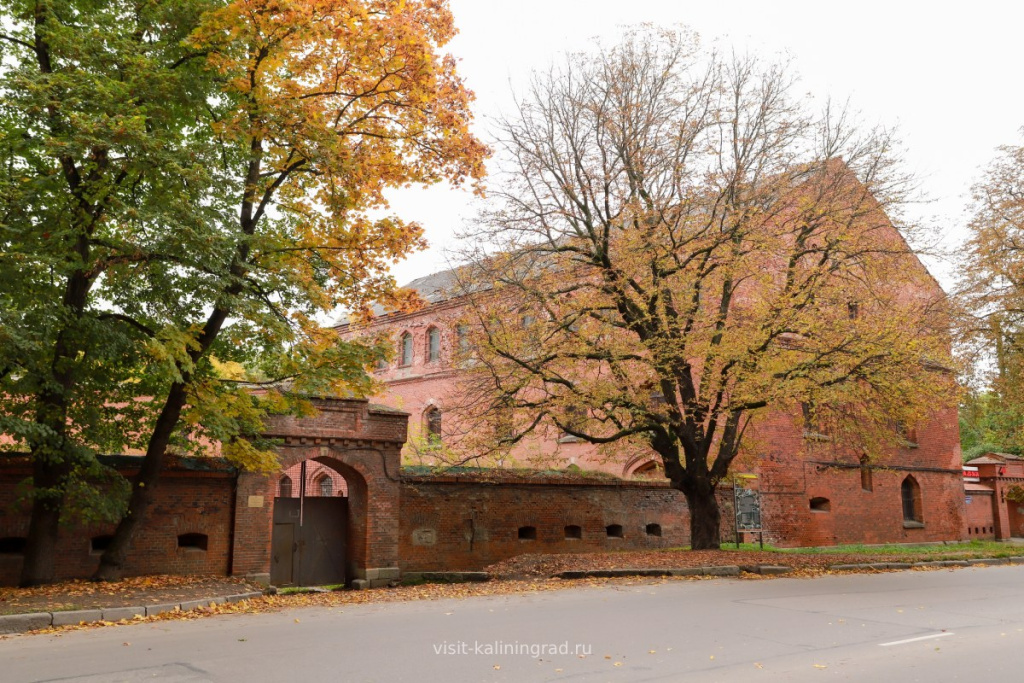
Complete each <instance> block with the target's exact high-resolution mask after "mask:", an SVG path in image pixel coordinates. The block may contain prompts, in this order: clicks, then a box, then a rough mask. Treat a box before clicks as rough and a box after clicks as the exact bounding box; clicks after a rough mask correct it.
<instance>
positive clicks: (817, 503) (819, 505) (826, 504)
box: [811, 497, 832, 512]
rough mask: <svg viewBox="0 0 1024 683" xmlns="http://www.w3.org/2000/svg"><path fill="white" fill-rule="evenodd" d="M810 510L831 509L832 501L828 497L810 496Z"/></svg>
mask: <svg viewBox="0 0 1024 683" xmlns="http://www.w3.org/2000/svg"><path fill="white" fill-rule="evenodd" d="M811 510H814V511H815V512H829V511H831V510H832V501H830V500H829V499H828V498H821V497H815V498H811Z"/></svg>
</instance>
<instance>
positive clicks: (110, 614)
mask: <svg viewBox="0 0 1024 683" xmlns="http://www.w3.org/2000/svg"><path fill="white" fill-rule="evenodd" d="M259 597H263V593H257V592H253V593H238V594H236V595H223V596H219V597H215V598H206V599H203V600H187V601H185V602H176V603H166V604H160V605H144V606H133V607H108V608H106V609H83V610H72V611H67V612H33V613H31V614H5V615H0V634H4V635H7V634H12V633H25V632H26V631H36V630H38V629H41V628H49V627H50V626H74V625H77V624H82V623H88V622H90V621H122V620H132V619H135V618H136V617H147V616H149V617H152V616H156V615H157V614H163V613H165V612H174V611H179V610H180V611H182V612H188V611H189V610H193V609H199V608H201V607H207V606H209V605H210V603H214V604H221V603H225V602H232V603H233V602H241V601H243V600H252V599H253V598H259Z"/></svg>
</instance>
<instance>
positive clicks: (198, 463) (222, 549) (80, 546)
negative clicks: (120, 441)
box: [0, 455, 235, 585]
mask: <svg viewBox="0 0 1024 683" xmlns="http://www.w3.org/2000/svg"><path fill="white" fill-rule="evenodd" d="M101 460H103V461H105V462H106V463H107V464H109V465H111V466H113V467H115V468H117V470H118V471H119V472H120V473H121V474H122V475H124V476H126V477H131V476H133V475H134V474H135V473H136V472H137V470H138V461H139V458H137V457H132V456H104V457H101ZM31 473H32V470H31V463H30V462H29V459H28V457H27V456H24V455H3V456H0V539H23V538H25V537H26V536H27V535H28V526H29V506H28V505H27V504H26V503H25V502H24V501H23V500H22V498H21V495H20V494H21V492H22V491H24V490H25V489H26V485H27V481H28V480H29V478H30V476H31ZM234 488H235V470H234V468H232V467H231V466H229V465H228V464H227V463H225V462H224V461H223V460H220V459H214V458H184V457H172V458H171V459H170V461H169V463H168V467H167V469H166V472H165V475H164V479H163V481H162V482H161V484H160V487H159V488H158V489H157V493H156V500H155V502H154V504H153V506H152V508H151V510H150V514H149V515H148V517H147V519H146V522H145V524H144V525H143V527H142V529H141V530H140V531H139V533H138V535H137V536H136V539H135V543H134V546H133V548H132V549H131V552H130V553H129V555H128V562H127V564H126V566H125V574H126V575H128V576H140V575H144V574H211V575H220V576H226V575H227V574H228V573H229V568H230V562H231V545H232V544H231V534H232V517H233V512H234V511H233V509H232V507H233V505H234V499H235V491H234ZM69 521H70V520H69ZM115 526H116V525H115V524H112V523H92V524H84V525H83V524H71V523H68V522H62V524H61V527H60V531H59V536H58V540H57V550H56V574H57V578H58V579H69V578H84V577H88V576H90V575H92V573H93V572H94V571H95V570H96V567H97V566H98V564H99V558H100V551H99V550H98V549H94V547H93V544H94V542H95V541H94V539H102V538H103V537H104V536H108V535H110V534H112V533H113V532H114V527H115ZM200 536H205V539H201V538H200ZM182 537H184V538H182ZM179 539H180V540H179ZM181 541H184V542H185V545H184V546H182V545H181ZM200 541H201V542H200ZM201 545H205V549H204V548H202V547H200V546H201ZM21 564H22V555H21V554H20V553H17V552H0V585H15V584H16V583H17V582H18V578H19V576H20V574H21Z"/></svg>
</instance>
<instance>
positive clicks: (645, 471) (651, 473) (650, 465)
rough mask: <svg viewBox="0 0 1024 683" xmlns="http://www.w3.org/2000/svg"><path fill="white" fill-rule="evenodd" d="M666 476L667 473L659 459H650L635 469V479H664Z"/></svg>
mask: <svg viewBox="0 0 1024 683" xmlns="http://www.w3.org/2000/svg"><path fill="white" fill-rule="evenodd" d="M664 477H665V473H664V472H663V471H662V469H661V463H659V462H658V461H657V460H648V461H647V462H645V463H644V464H643V465H640V467H637V468H636V469H635V470H633V478H634V479H664Z"/></svg>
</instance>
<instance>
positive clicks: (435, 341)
mask: <svg viewBox="0 0 1024 683" xmlns="http://www.w3.org/2000/svg"><path fill="white" fill-rule="evenodd" d="M439 360H441V330H439V329H437V328H436V327H431V328H430V329H429V330H427V362H428V363H436V362H437V361H439Z"/></svg>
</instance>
